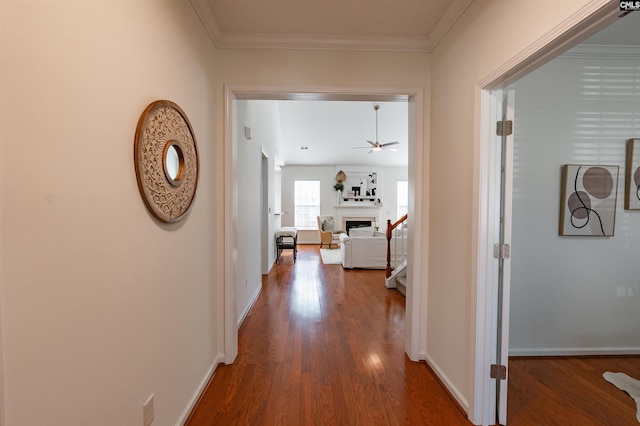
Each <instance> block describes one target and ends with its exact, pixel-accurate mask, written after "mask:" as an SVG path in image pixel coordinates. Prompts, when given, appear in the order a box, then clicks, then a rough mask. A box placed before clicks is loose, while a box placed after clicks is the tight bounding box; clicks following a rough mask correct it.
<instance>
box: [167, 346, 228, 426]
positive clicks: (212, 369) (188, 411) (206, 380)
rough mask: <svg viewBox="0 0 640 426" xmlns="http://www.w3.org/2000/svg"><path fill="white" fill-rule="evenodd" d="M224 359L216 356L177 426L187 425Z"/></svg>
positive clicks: (181, 414)
mask: <svg viewBox="0 0 640 426" xmlns="http://www.w3.org/2000/svg"><path fill="white" fill-rule="evenodd" d="M222 358H223V355H222V354H218V356H216V359H215V360H214V361H213V364H211V367H209V369H208V370H207V372H206V374H205V375H204V377H203V378H202V380H201V381H200V384H199V385H198V387H197V388H196V391H195V392H194V393H193V395H191V398H190V399H189V402H188V403H187V406H186V407H185V408H184V410H182V413H180V416H179V417H178V420H177V421H176V426H182V425H184V424H185V422H186V421H187V419H188V418H189V415H190V414H191V412H192V411H193V409H194V408H195V406H196V404H198V401H199V400H200V396H202V393H203V392H204V391H205V389H206V388H207V385H208V384H209V382H210V381H211V379H213V376H214V375H215V374H216V369H217V368H218V365H220V363H221V362H222Z"/></svg>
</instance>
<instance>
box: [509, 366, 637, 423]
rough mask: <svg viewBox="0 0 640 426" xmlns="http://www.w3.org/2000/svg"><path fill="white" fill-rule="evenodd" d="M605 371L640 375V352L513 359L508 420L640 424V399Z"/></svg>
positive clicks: (510, 369) (635, 376)
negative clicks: (607, 377)
mask: <svg viewBox="0 0 640 426" xmlns="http://www.w3.org/2000/svg"><path fill="white" fill-rule="evenodd" d="M605 371H611V372H621V373H625V374H628V375H629V376H631V377H634V378H640V358H638V357H560V358H512V359H510V360H509V389H508V391H507V392H508V404H507V424H508V425H509V426H518V425H576V426H577V425H580V426H585V425H616V426H618V425H638V421H637V420H636V404H635V402H634V401H633V399H632V398H631V397H630V396H629V395H627V394H626V393H624V392H623V391H621V390H620V389H618V388H616V387H615V386H614V385H612V384H611V383H609V382H607V381H606V380H604V378H603V377H602V374H603V373H604V372H605Z"/></svg>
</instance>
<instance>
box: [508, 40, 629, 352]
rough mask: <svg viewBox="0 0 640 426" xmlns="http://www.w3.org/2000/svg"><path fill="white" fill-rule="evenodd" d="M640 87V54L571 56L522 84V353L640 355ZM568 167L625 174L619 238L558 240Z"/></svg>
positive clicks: (517, 240) (518, 129) (516, 336)
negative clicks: (634, 166)
mask: <svg viewBox="0 0 640 426" xmlns="http://www.w3.org/2000/svg"><path fill="white" fill-rule="evenodd" d="M639 52H640V51H639ZM639 80H640V56H637V57H636V58H634V59H630V60H622V59H611V58H607V59H597V58H594V59H578V58H573V57H568V58H563V59H556V60H554V61H552V62H550V63H549V64H547V65H545V66H544V67H542V68H541V69H539V70H537V71H535V72H534V73H532V74H530V75H528V76H527V77H525V78H523V79H522V80H520V81H518V82H517V84H515V85H514V86H513V88H514V89H515V113H516V117H515V133H514V138H515V144H514V183H513V188H514V190H513V237H512V241H513V244H512V262H511V265H512V270H511V271H512V272H511V322H510V326H511V329H510V353H512V354H514V355H531V354H539V355H554V354H563V353H577V354H584V353H619V352H625V351H627V352H635V353H639V352H640V333H638V326H637V325H638V324H639V323H640V278H639V277H638V273H637V263H638V259H637V255H638V253H639V252H640V239H638V238H637V235H638V233H640V212H638V211H632V210H627V211H626V210H624V179H625V170H624V169H625V167H624V165H625V146H626V140H627V139H629V138H632V137H636V138H640V91H638V90H637V81H639ZM563 164H601V165H618V166H619V167H620V174H619V178H618V198H617V200H618V202H617V210H616V224H615V236H614V237H610V238H599V237H560V236H558V215H559V210H560V206H559V200H560V168H561V166H562V165H563Z"/></svg>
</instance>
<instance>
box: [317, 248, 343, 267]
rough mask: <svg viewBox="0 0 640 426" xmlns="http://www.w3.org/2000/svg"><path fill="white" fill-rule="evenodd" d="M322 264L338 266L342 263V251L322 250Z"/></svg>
mask: <svg viewBox="0 0 640 426" xmlns="http://www.w3.org/2000/svg"><path fill="white" fill-rule="evenodd" d="M320 256H322V263H324V264H325V265H338V264H340V263H342V260H341V258H340V249H333V250H332V249H320Z"/></svg>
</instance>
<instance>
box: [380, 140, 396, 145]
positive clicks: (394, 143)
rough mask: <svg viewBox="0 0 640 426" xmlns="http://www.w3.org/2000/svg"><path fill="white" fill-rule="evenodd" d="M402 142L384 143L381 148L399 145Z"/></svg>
mask: <svg viewBox="0 0 640 426" xmlns="http://www.w3.org/2000/svg"><path fill="white" fill-rule="evenodd" d="M399 143H400V142H398V141H396V142H387V143H383V144H381V145H380V146H391V145H398V144H399Z"/></svg>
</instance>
